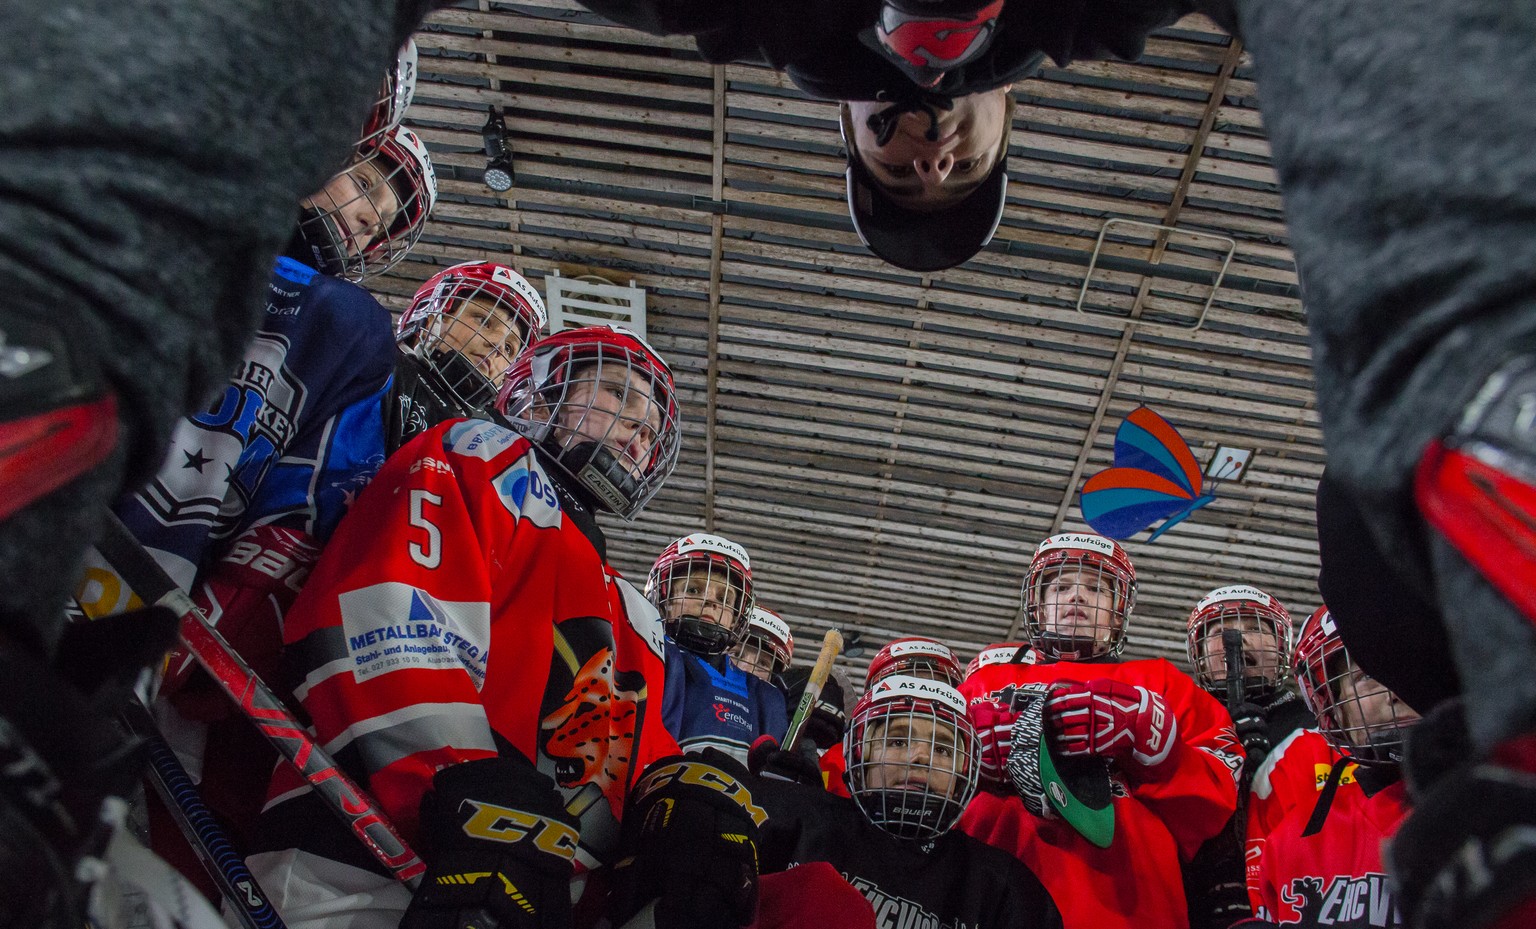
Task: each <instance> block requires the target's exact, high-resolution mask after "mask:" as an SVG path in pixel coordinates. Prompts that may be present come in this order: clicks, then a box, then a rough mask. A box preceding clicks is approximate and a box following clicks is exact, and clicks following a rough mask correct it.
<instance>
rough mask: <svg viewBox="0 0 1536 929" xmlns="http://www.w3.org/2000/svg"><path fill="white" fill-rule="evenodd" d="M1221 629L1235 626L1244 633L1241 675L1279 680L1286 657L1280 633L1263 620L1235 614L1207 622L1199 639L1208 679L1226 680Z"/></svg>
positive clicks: (1216, 682)
mask: <svg viewBox="0 0 1536 929" xmlns="http://www.w3.org/2000/svg"><path fill="white" fill-rule="evenodd" d="M1224 629H1238V630H1241V631H1242V633H1243V677H1245V678H1263V679H1264V680H1265V681H1266V682H1268V683H1270V684H1279V683H1280V681H1281V679H1282V678H1283V677H1284V669H1283V667H1282V665H1283V663H1284V661H1285V648H1284V645H1283V643H1282V642H1281V641H1280V633H1279V632H1278V631H1276V630H1275V628H1274V626H1273V625H1271V624H1270V623H1269V622H1268V621H1266V620H1262V619H1259V618H1257V617H1254V616H1247V617H1240V616H1236V615H1233V616H1222V617H1220V618H1218V619H1216V620H1214V621H1212V622H1210V623H1208V624H1207V625H1206V629H1205V637H1204V638H1203V639H1201V640H1200V658H1201V660H1202V661H1203V663H1204V671H1205V674H1206V676H1207V677H1208V678H1209V679H1210V681H1211V683H1213V684H1222V683H1225V682H1226V680H1227V649H1226V645H1225V644H1224V643H1223V642H1222V641H1221V633H1222V630H1224Z"/></svg>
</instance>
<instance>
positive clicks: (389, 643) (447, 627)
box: [338, 581, 491, 690]
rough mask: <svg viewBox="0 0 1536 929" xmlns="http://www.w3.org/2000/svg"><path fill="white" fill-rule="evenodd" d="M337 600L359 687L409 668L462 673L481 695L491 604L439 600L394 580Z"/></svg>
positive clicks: (353, 671) (353, 672)
mask: <svg viewBox="0 0 1536 929" xmlns="http://www.w3.org/2000/svg"><path fill="white" fill-rule="evenodd" d="M338 599H339V602H340V606H341V624H342V631H343V632H344V633H345V634H346V637H347V651H348V653H349V654H350V656H351V659H352V676H353V678H354V679H355V680H356V681H357V682H358V683H362V682H364V681H367V680H371V679H373V678H375V677H378V676H379V675H381V674H388V673H390V672H391V671H400V670H403V669H406V668H412V669H416V670H422V669H440V670H463V671H464V672H465V673H466V674H468V675H469V677H470V679H471V680H472V681H473V682H474V685H475V689H476V690H479V689H480V685H481V684H483V683H484V682H485V662H486V659H487V658H488V657H489V656H490V651H491V648H490V644H491V608H490V605H489V604H486V603H480V602H475V601H454V600H439V599H437V598H436V597H434V596H432V595H431V594H429V593H427V592H426V591H424V590H420V589H418V588H415V587H412V586H410V585H409V584H400V583H396V582H394V581H389V582H386V583H383V584H375V585H374V586H372V587H364V588H362V589H361V590H352V591H348V592H347V593H344V594H342V595H341V596H340V598H338Z"/></svg>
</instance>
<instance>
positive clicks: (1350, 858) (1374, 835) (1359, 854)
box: [1253, 779, 1408, 929]
mask: <svg viewBox="0 0 1536 929" xmlns="http://www.w3.org/2000/svg"><path fill="white" fill-rule="evenodd" d="M1407 814H1408V799H1407V787H1406V786H1405V785H1404V784H1403V782H1402V781H1398V782H1396V783H1394V784H1391V785H1390V786H1388V787H1385V788H1383V789H1381V790H1379V791H1377V792H1376V793H1375V794H1372V795H1371V796H1369V797H1367V796H1366V795H1365V791H1364V790H1363V789H1362V788H1361V786H1360V784H1359V783H1358V782H1357V781H1355V780H1354V779H1351V780H1350V781H1349V783H1341V784H1340V785H1339V791H1338V793H1336V794H1335V795H1334V797H1333V804H1332V806H1330V807H1329V808H1328V817H1327V819H1326V820H1324V822H1323V828H1322V831H1321V832H1318V833H1317V834H1316V835H1311V836H1307V837H1306V838H1302V836H1301V833H1302V831H1303V830H1304V829H1305V828H1306V825H1307V820H1308V819H1309V818H1310V817H1311V815H1312V807H1311V806H1310V805H1308V804H1302V805H1301V806H1299V807H1297V808H1295V809H1293V810H1291V812H1290V813H1289V814H1287V815H1286V817H1285V819H1284V821H1283V822H1281V823H1280V825H1279V826H1278V827H1277V828H1276V829H1275V830H1274V831H1273V832H1271V833H1270V834H1269V837H1268V847H1267V849H1266V850H1265V853H1264V861H1263V866H1262V869H1261V871H1260V873H1259V876H1258V881H1257V885H1258V886H1257V890H1258V893H1257V897H1256V899H1255V900H1254V908H1253V912H1254V915H1255V916H1258V917H1260V918H1263V919H1268V920H1271V921H1273V922H1276V923H1279V924H1280V925H1282V926H1288V925H1299V926H1338V927H1353V929H1365V927H1387V926H1401V925H1403V921H1402V917H1401V916H1400V915H1398V912H1397V905H1396V901H1395V900H1394V899H1393V895H1392V888H1391V885H1390V883H1388V881H1387V869H1386V868H1385V867H1384V866H1383V865H1382V860H1381V850H1382V845H1383V844H1385V842H1386V840H1387V839H1389V838H1391V837H1392V835H1393V834H1395V833H1396V832H1397V827H1398V825H1399V824H1400V823H1401V822H1402V820H1403V817H1404V816H1406V815H1407Z"/></svg>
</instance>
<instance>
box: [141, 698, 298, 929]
mask: <svg viewBox="0 0 1536 929" xmlns="http://www.w3.org/2000/svg"><path fill="white" fill-rule="evenodd" d="M125 715H126V716H127V717H128V722H129V725H130V726H131V727H132V728H133V730H134V732H136V733H137V734H138V735H139V736H140V737H141V738H143V739H144V741H145V744H146V746H147V747H148V749H149V771H150V775H151V779H152V780H153V782H154V785H155V791H156V792H157V793H158V794H160V798H161V799H162V800H164V801H165V805H166V808H167V809H168V810H170V813H171V818H172V819H174V820H176V826H177V828H179V829H180V830H181V834H182V835H183V836H184V837H185V838H186V840H187V844H189V845H191V846H192V850H193V851H194V852H196V853H197V857H198V858H200V859H202V862H203V867H204V868H205V869H206V870H207V871H208V875H209V876H210V877H212V878H213V881H214V883H215V884H217V885H218V886H219V892H220V893H221V894H223V895H224V899H225V900H226V901H228V902H229V905H230V907H231V908H232V909H233V910H234V911H235V915H236V916H237V917H239V919H240V924H241V925H242V926H245V927H246V929H286V927H285V926H284V925H283V919H282V917H281V916H279V915H278V914H277V911H276V910H274V909H273V908H272V904H271V903H270V902H269V901H268V900H267V897H266V894H265V893H264V892H263V891H262V889H261V885H260V884H258V883H257V882H256V877H255V876H254V875H253V874H251V871H250V869H249V868H247V867H246V866H245V859H244V858H242V857H241V856H240V854H239V853H238V852H236V851H235V846H234V843H232V842H230V840H229V836H228V835H226V834H225V833H224V829H223V827H222V826H220V825H219V823H218V820H216V819H215V818H214V816H213V812H212V811H211V810H209V809H208V805H207V804H205V803H204V802H203V798H202V797H201V796H200V795H199V794H198V792H197V787H196V785H194V784H193V783H192V776H191V775H189V774H188V773H187V769H186V768H184V767H182V764H181V761H180V760H179V759H177V757H176V753H175V752H173V751H172V750H171V747H170V746H169V745H167V744H166V742H165V739H164V738H163V737H162V736H161V735H160V730H159V728H158V727H157V726H156V725H155V722H154V719H153V718H151V717H150V715H149V711H148V710H146V709H144V707H143V706H142V705H140V704H139V703H138V702H137V701H134V702H131V703H130V704H129V706H128V710H127V712H126V714H125Z"/></svg>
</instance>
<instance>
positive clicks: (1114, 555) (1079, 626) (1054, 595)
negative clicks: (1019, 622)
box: [1024, 532, 1136, 661]
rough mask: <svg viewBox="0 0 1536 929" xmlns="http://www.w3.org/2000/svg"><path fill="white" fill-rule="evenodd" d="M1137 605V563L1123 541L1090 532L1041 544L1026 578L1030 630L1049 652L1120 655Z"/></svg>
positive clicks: (1077, 656)
mask: <svg viewBox="0 0 1536 929" xmlns="http://www.w3.org/2000/svg"><path fill="white" fill-rule="evenodd" d="M1135 606H1136V569H1135V568H1134V567H1132V566H1131V559H1130V557H1129V556H1128V555H1126V553H1125V549H1123V548H1121V547H1120V543H1118V542H1115V541H1113V540H1111V539H1106V538H1104V537H1102V536H1097V535H1093V534H1091V533H1084V532H1067V533H1062V534H1060V535H1053V536H1051V537H1050V538H1049V539H1046V540H1045V541H1044V542H1041V543H1040V547H1039V548H1037V549H1035V557H1034V560H1033V561H1031V562H1030V564H1029V575H1028V576H1027V577H1026V578H1025V579H1024V632H1025V634H1026V635H1027V636H1028V637H1029V644H1030V645H1032V646H1033V647H1034V648H1035V650H1036V651H1038V652H1040V654H1041V655H1043V656H1045V657H1047V658H1054V659H1057V660H1061V661H1081V660H1084V659H1087V658H1097V657H1100V656H1103V655H1118V654H1120V650H1121V649H1123V648H1124V647H1125V627H1126V626H1127V625H1128V624H1129V623H1130V620H1131V611H1132V610H1133V609H1135Z"/></svg>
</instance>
